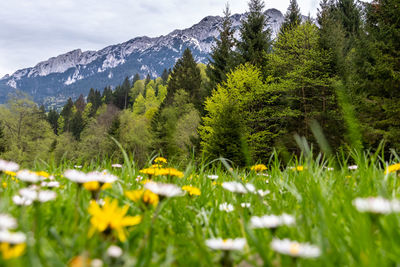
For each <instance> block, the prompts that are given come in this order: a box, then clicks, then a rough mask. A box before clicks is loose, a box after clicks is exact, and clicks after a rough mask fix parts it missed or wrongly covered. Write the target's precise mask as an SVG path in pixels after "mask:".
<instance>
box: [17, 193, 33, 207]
mask: <svg viewBox="0 0 400 267" xmlns="http://www.w3.org/2000/svg"><path fill="white" fill-rule="evenodd" d="M12 200H13V202H14V203H15V205H18V206H30V205H32V203H33V200H32V199H30V198H26V197H22V196H19V195H16V196H13V197H12Z"/></svg>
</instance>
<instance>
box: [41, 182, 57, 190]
mask: <svg viewBox="0 0 400 267" xmlns="http://www.w3.org/2000/svg"><path fill="white" fill-rule="evenodd" d="M40 186H41V187H50V188H57V187H60V183H59V182H57V181H50V182H42V183H41V184H40Z"/></svg>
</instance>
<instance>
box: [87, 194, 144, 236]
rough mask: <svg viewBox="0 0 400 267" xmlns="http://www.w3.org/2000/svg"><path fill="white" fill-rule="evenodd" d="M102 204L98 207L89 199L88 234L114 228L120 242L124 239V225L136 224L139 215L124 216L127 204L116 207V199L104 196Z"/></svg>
mask: <svg viewBox="0 0 400 267" xmlns="http://www.w3.org/2000/svg"><path fill="white" fill-rule="evenodd" d="M104 202H105V203H104V206H103V207H100V206H99V204H98V203H96V202H95V201H91V202H90V205H89V209H88V212H89V214H90V215H92V217H91V219H90V223H91V224H92V227H91V229H90V231H89V236H92V235H93V234H94V232H95V231H96V230H97V231H99V232H104V231H107V230H115V231H116V232H117V236H118V238H119V240H120V241H121V242H124V241H125V240H126V230H125V229H124V227H126V226H133V225H137V224H139V223H140V222H141V221H142V217H141V216H139V215H138V216H126V213H127V212H128V209H129V206H128V205H125V206H123V207H122V208H120V207H118V201H117V200H116V199H114V200H111V199H110V198H106V199H105V200H104Z"/></svg>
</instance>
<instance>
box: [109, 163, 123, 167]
mask: <svg viewBox="0 0 400 267" xmlns="http://www.w3.org/2000/svg"><path fill="white" fill-rule="evenodd" d="M111 167H113V168H122V165H121V164H118V163H115V164H112V165H111Z"/></svg>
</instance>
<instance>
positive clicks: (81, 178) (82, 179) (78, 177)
mask: <svg viewBox="0 0 400 267" xmlns="http://www.w3.org/2000/svg"><path fill="white" fill-rule="evenodd" d="M64 177H65V178H67V179H68V180H70V181H72V182H75V183H80V184H83V183H86V182H90V181H89V179H88V177H87V175H86V173H84V172H81V171H77V170H66V171H65V172H64Z"/></svg>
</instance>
